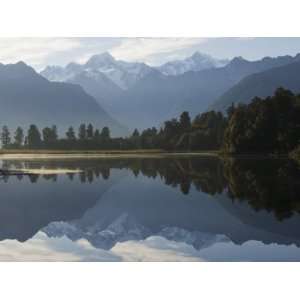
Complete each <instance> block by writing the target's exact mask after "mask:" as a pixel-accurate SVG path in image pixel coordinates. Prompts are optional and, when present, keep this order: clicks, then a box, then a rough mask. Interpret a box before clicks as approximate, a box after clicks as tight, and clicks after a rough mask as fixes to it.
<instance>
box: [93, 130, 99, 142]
mask: <svg viewBox="0 0 300 300" xmlns="http://www.w3.org/2000/svg"><path fill="white" fill-rule="evenodd" d="M94 139H95V140H96V141H97V140H99V139H100V131H99V129H96V130H95V132H94Z"/></svg>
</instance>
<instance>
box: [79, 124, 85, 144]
mask: <svg viewBox="0 0 300 300" xmlns="http://www.w3.org/2000/svg"><path fill="white" fill-rule="evenodd" d="M78 138H79V139H80V140H85V139H86V126H85V124H81V125H80V126H79V130H78Z"/></svg>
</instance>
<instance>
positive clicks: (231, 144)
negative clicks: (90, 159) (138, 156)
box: [0, 88, 300, 159]
mask: <svg viewBox="0 0 300 300" xmlns="http://www.w3.org/2000/svg"><path fill="white" fill-rule="evenodd" d="M1 141H2V151H1V152H0V153H32V152H34V153H39V152H40V153H45V152H47V153H59V152H60V151H62V153H66V152H68V153H78V152H80V153H116V154H118V153H132V154H134V153H163V152H193V151H194V152H198V151H204V152H211V151H212V152H221V153H224V154H235V155H240V154H248V155H251V154H268V155H269V154H272V155H286V156H287V155H288V154H289V153H291V157H293V158H297V159H300V146H299V145H300V97H299V96H298V95H295V94H293V93H292V92H291V91H289V90H286V89H283V88H279V89H277V90H276V92H275V94H274V95H273V96H271V97H266V98H264V99H262V98H258V97H256V98H254V99H253V101H252V102H251V103H250V104H248V105H246V104H239V105H237V106H234V105H232V106H230V107H229V109H228V110H227V114H226V115H224V114H222V113H221V112H215V111H209V112H205V113H203V114H200V115H197V116H196V117H195V118H194V119H193V120H191V118H190V115H189V113H188V112H183V113H182V114H181V116H180V118H179V119H176V118H173V119H171V120H168V121H166V122H165V123H164V125H163V126H162V127H161V128H158V129H157V128H155V127H152V128H148V129H145V130H143V131H142V132H139V131H138V130H137V129H135V130H134V131H133V133H132V134H131V135H130V136H128V137H111V135H110V130H109V128H108V127H104V128H102V129H98V128H94V126H93V125H92V124H81V125H80V126H79V128H78V130H77V132H75V129H74V128H73V127H72V126H70V127H69V128H68V130H67V131H66V133H65V136H63V137H60V136H59V135H58V130H57V127H56V126H55V125H53V126H52V127H45V128H43V129H41V130H40V129H39V128H38V127H37V126H36V125H34V124H32V125H30V127H29V128H28V130H27V131H26V132H25V130H24V129H23V128H21V127H18V128H17V129H16V130H15V132H14V133H13V134H12V133H11V131H10V130H9V128H8V127H7V126H3V128H2V132H1Z"/></svg>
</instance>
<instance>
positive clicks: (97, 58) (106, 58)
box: [85, 52, 116, 68]
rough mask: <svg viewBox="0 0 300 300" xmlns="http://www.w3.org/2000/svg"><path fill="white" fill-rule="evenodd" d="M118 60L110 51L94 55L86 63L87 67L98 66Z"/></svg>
mask: <svg viewBox="0 0 300 300" xmlns="http://www.w3.org/2000/svg"><path fill="white" fill-rule="evenodd" d="M115 61H116V60H115V58H114V57H113V56H112V55H111V54H110V53H109V52H103V53H101V54H96V55H93V56H92V57H91V58H90V59H89V60H88V61H87V62H86V64H85V66H86V67H94V68H95V67H97V66H102V65H103V64H107V63H114V62H115Z"/></svg>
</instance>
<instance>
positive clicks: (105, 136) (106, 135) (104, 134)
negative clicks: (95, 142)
mask: <svg viewBox="0 0 300 300" xmlns="http://www.w3.org/2000/svg"><path fill="white" fill-rule="evenodd" d="M101 138H102V139H103V140H109V139H110V131H109V128H108V127H103V128H102V131H101Z"/></svg>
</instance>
